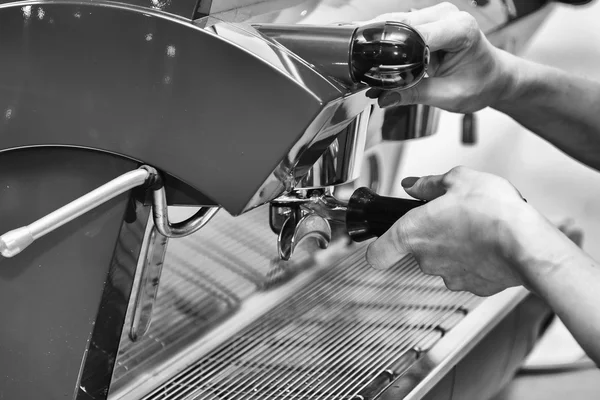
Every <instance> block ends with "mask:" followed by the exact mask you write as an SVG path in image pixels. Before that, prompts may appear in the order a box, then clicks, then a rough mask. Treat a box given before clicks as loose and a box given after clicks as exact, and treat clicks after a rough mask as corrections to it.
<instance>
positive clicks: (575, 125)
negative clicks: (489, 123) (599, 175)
mask: <svg viewBox="0 0 600 400" xmlns="http://www.w3.org/2000/svg"><path fill="white" fill-rule="evenodd" d="M501 57H502V58H504V60H505V61H504V62H505V63H506V64H507V67H508V68H510V69H511V70H512V71H514V74H513V77H512V80H513V82H512V84H511V88H510V90H509V91H508V93H507V94H506V97H505V99H504V100H502V101H499V102H497V103H495V104H492V106H493V107H494V108H495V109H497V110H499V111H502V112H504V113H506V114H508V115H509V116H511V117H512V118H514V119H515V120H516V121H517V122H519V123H520V124H521V125H523V126H525V127H526V128H528V129H529V130H531V131H532V132H534V133H536V134H537V135H539V136H540V137H542V138H544V139H546V140H547V141H548V142H550V143H552V144H553V145H555V146H556V147H557V148H559V149H560V150H562V151H563V152H565V153H566V154H568V155H570V156H571V157H573V158H575V159H577V160H579V161H581V162H582V163H584V164H587V165H588V166H590V167H592V168H595V169H597V170H600V83H598V82H595V81H591V80H588V79H585V78H581V77H577V76H573V75H572V74H569V73H567V72H565V71H561V70H558V69H555V68H551V67H547V66H544V65H540V64H536V63H533V62H529V61H525V60H522V59H519V58H517V57H514V56H510V55H508V54H502V55H501Z"/></svg>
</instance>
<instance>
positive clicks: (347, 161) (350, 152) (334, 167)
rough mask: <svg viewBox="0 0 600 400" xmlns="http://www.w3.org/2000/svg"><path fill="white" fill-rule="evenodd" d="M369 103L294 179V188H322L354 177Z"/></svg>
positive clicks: (366, 125) (362, 141)
mask: <svg viewBox="0 0 600 400" xmlns="http://www.w3.org/2000/svg"><path fill="white" fill-rule="evenodd" d="M372 107H374V106H369V107H367V109H366V110H364V111H363V112H362V113H360V114H359V115H358V116H357V117H356V118H355V119H354V120H353V121H352V122H351V123H350V124H349V125H348V126H347V127H346V128H344V129H343V130H342V131H341V132H339V133H338V135H337V137H336V138H335V139H334V141H333V142H332V143H331V144H330V145H329V146H328V147H327V149H326V150H325V151H324V153H323V155H322V156H321V157H319V159H318V160H317V161H316V162H315V163H314V164H313V165H312V166H311V168H310V169H309V170H308V173H306V174H305V176H304V177H301V179H300V181H299V182H298V183H296V185H295V188H296V189H311V188H323V187H328V186H334V185H340V184H345V183H348V182H350V181H353V180H355V179H356V178H358V176H359V174H360V171H361V165H362V160H363V156H364V152H365V144H366V141H367V128H368V126H369V117H370V115H371V111H372Z"/></svg>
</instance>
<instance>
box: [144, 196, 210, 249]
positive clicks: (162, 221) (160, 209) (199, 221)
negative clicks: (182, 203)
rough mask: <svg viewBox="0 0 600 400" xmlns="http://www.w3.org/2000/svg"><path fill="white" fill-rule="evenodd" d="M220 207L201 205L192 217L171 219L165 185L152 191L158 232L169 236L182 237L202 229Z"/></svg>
mask: <svg viewBox="0 0 600 400" xmlns="http://www.w3.org/2000/svg"><path fill="white" fill-rule="evenodd" d="M219 210H220V208H219V207H200V209H199V210H198V211H196V213H195V214H194V215H192V216H191V217H189V218H187V219H185V220H184V221H180V222H173V221H170V220H169V209H168V206H167V195H166V191H165V188H164V187H160V188H158V189H156V190H153V191H152V217H153V220H154V227H155V228H156V230H157V232H158V233H160V234H161V235H163V236H164V237H167V238H182V237H185V236H188V235H191V234H192V233H194V232H196V231H198V230H200V229H201V228H202V227H203V226H204V225H206V224H207V223H208V221H210V220H211V219H212V217H214V216H215V215H216V214H217V213H218V212H219Z"/></svg>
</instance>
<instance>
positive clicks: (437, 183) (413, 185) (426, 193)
mask: <svg viewBox="0 0 600 400" xmlns="http://www.w3.org/2000/svg"><path fill="white" fill-rule="evenodd" d="M402 187H404V190H405V191H406V193H408V194H409V195H411V196H412V197H414V198H417V199H420V200H426V201H431V200H434V199H437V198H438V197H440V196H443V195H444V194H446V191H447V190H448V186H447V185H446V183H445V182H444V175H430V176H424V177H422V178H416V177H408V178H404V179H403V180H402Z"/></svg>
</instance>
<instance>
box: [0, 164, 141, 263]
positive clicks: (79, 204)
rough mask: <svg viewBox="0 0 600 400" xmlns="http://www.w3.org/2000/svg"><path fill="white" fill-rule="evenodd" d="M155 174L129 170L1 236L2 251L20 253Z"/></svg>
mask: <svg viewBox="0 0 600 400" xmlns="http://www.w3.org/2000/svg"><path fill="white" fill-rule="evenodd" d="M151 176H152V172H151V171H150V170H149V169H146V168H144V167H141V168H139V169H137V170H135V171H131V172H127V173H125V174H123V175H121V176H119V177H118V178H115V179H113V180H112V181H110V182H108V183H106V184H104V185H102V186H100V187H99V188H97V189H95V190H93V191H91V192H90V193H87V194H86V195H84V196H81V197H80V198H78V199H76V200H74V201H72V202H70V203H69V204H67V205H65V206H63V207H61V208H59V209H58V210H56V211H54V212H51V213H50V214H48V215H46V216H44V217H42V218H40V219H38V220H37V221H35V222H33V223H31V224H30V225H27V226H23V227H20V228H17V229H14V230H12V231H9V232H7V233H5V234H4V235H2V236H0V254H2V256H4V257H7V258H9V257H13V256H15V255H17V254H19V253H20V252H22V251H23V250H24V249H25V248H27V246H29V245H30V244H31V243H33V242H34V241H35V240H37V239H39V238H41V237H42V236H44V235H46V234H48V233H50V232H52V231H54V230H56V229H58V228H60V227H61V226H63V225H64V224H66V223H67V222H70V221H72V220H74V219H75V218H77V217H79V216H80V215H82V214H85V213H86V212H88V211H90V210H92V209H94V208H96V207H98V206H99V205H101V204H103V203H106V202H107V201H108V200H110V199H113V198H115V197H117V196H118V195H120V194H122V193H125V192H126V191H128V190H131V189H133V188H135V187H137V186H141V185H143V184H144V183H146V181H147V180H148V179H149V178H150V177H151Z"/></svg>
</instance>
